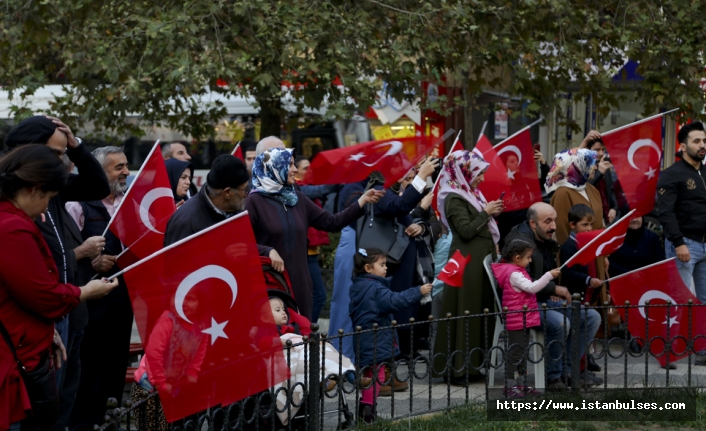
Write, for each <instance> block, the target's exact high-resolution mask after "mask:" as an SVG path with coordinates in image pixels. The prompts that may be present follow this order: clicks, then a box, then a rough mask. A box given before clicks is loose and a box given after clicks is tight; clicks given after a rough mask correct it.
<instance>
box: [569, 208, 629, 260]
mask: <svg viewBox="0 0 706 431" xmlns="http://www.w3.org/2000/svg"><path fill="white" fill-rule="evenodd" d="M634 211H635V210H633V211H630V212H629V213H627V214H626V215H625V216H623V218H621V219H620V220H618V221H617V222H615V223H613V224H612V225H611V226H610V227H609V228H608V229H598V230H594V231H590V232H582V233H579V234H577V235H576V244H577V245H578V247H579V251H578V252H576V254H575V255H573V256H571V258H569V259H568V260H567V261H566V263H564V265H563V266H573V265H587V264H588V263H590V262H593V261H594V260H596V258H597V257H599V256H607V255H609V254H611V253H614V252H616V251H617V250H618V249H619V248H620V247H621V246H622V245H623V242H625V235H627V233H628V226H630V219H632V218H634V216H633V215H632V214H633V213H634ZM569 264H571V265H569ZM563 266H562V268H563Z"/></svg>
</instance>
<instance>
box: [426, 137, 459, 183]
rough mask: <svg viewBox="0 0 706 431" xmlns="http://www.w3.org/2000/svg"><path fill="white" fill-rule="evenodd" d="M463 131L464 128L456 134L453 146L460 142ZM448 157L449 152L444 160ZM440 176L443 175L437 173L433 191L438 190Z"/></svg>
mask: <svg viewBox="0 0 706 431" xmlns="http://www.w3.org/2000/svg"><path fill="white" fill-rule="evenodd" d="M461 132H463V130H459V131H458V135H456V139H454V143H453V144H451V148H453V146H454V145H456V142H458V140H459V139H460V138H461ZM447 157H449V155H448V154H447V155H446V156H444V160H446V158H447ZM440 178H441V175H437V177H436V181H434V185H433V186H432V187H431V190H432V192H433V191H434V190H436V186H437V185H438V184H439V179H440Z"/></svg>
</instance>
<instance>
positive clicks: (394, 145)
mask: <svg viewBox="0 0 706 431" xmlns="http://www.w3.org/2000/svg"><path fill="white" fill-rule="evenodd" d="M385 145H389V146H390V149H389V150H387V152H386V153H385V154H383V155H382V156H380V158H379V159H377V160H376V161H375V163H370V164H368V163H365V162H363V161H361V162H360V163H362V164H364V165H365V166H367V167H373V166H375V165H377V164H378V163H379V162H380V160H382V159H383V158H385V157H392V156H394V155H395V154H397V153H399V152H400V151H402V142H400V141H390V142H383V143H382V144H378V145H376V146H374V147H373V148H380V147H383V146H385Z"/></svg>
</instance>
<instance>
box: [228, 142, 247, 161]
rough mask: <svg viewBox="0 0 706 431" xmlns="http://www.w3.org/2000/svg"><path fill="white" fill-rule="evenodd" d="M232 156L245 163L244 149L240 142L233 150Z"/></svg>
mask: <svg viewBox="0 0 706 431" xmlns="http://www.w3.org/2000/svg"><path fill="white" fill-rule="evenodd" d="M230 154H231V155H232V156H235V157H237V158H239V159H240V160H242V161H245V156H244V155H243V148H242V147H241V146H240V142H238V144H237V145H236V146H235V148H233V152H232V153H230Z"/></svg>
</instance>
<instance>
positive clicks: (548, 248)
mask: <svg viewBox="0 0 706 431" xmlns="http://www.w3.org/2000/svg"><path fill="white" fill-rule="evenodd" d="M513 239H523V240H525V241H527V242H529V243H530V244H534V252H533V253H532V262H530V264H529V266H528V267H527V273H528V274H529V275H530V277H532V280H538V279H540V278H541V277H542V276H543V275H544V274H545V273H546V272H547V271H551V270H552V269H554V268H556V267H557V265H556V254H557V252H558V251H559V243H557V242H556V241H553V240H547V241H538V240H537V239H536V238H535V237H534V232H532V229H531V228H530V227H529V222H527V221H524V222H523V223H521V224H518V225H517V226H515V227H513V228H512V230H510V233H509V234H508V236H507V238H506V239H505V242H510V241H512V240H513ZM555 291H556V284H554V281H553V280H552V281H550V282H549V283H547V285H546V286H545V287H544V289H542V290H540V291H539V292H537V301H538V302H545V301H546V300H547V299H549V296H551V295H554V292H555Z"/></svg>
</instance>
